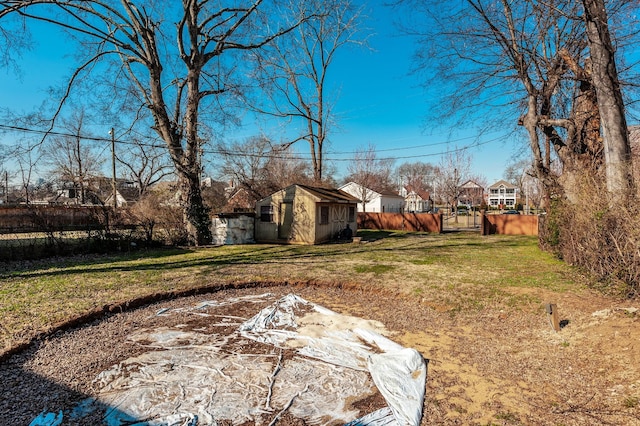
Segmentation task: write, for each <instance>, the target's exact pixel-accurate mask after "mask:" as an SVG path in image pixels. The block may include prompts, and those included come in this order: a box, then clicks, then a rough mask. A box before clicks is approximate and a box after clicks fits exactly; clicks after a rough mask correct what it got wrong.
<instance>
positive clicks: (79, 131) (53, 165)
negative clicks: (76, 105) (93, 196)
mask: <svg viewBox="0 0 640 426" xmlns="http://www.w3.org/2000/svg"><path fill="white" fill-rule="evenodd" d="M85 127H86V126H85V113H84V111H81V110H80V111H76V112H75V113H74V114H73V115H72V116H71V117H70V118H68V119H63V120H62V128H63V129H64V132H65V134H57V135H55V136H51V137H50V138H48V140H47V143H46V145H44V146H43V159H44V163H45V164H46V165H48V166H49V167H50V170H49V174H50V175H51V176H52V177H54V178H55V180H57V181H58V182H60V183H62V184H63V185H71V186H72V188H71V189H73V191H74V192H75V193H76V194H77V196H75V195H74V197H73V198H75V199H76V200H77V202H79V203H80V204H84V203H85V201H86V188H87V185H88V183H89V181H90V180H91V178H92V177H95V176H96V175H98V174H99V173H100V168H101V167H102V162H103V160H104V159H103V158H101V156H100V154H99V153H98V151H97V150H96V149H95V146H94V143H93V142H92V141H90V140H87V139H86V136H87V133H86V129H85Z"/></svg>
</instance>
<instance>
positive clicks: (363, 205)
mask: <svg viewBox="0 0 640 426" xmlns="http://www.w3.org/2000/svg"><path fill="white" fill-rule="evenodd" d="M338 189H340V190H341V191H344V192H346V193H348V194H351V195H352V196H353V197H355V198H357V199H358V200H360V202H359V203H358V212H367V213H402V212H403V211H404V205H405V200H404V197H403V196H401V195H399V194H396V193H395V192H392V191H381V192H378V191H374V190H372V189H369V188H367V187H365V186H362V185H360V184H358V183H355V182H349V183H347V184H345V185H342V186H341V187H340V188H338Z"/></svg>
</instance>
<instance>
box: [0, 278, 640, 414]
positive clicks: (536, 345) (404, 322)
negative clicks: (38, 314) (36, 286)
mask: <svg viewBox="0 0 640 426" xmlns="http://www.w3.org/2000/svg"><path fill="white" fill-rule="evenodd" d="M267 291H268V292H271V293H274V294H275V295H284V294H287V293H291V292H294V293H296V294H298V295H300V296H301V297H303V298H305V299H307V300H309V301H311V302H314V303H318V304H320V305H323V306H325V307H327V308H329V309H332V310H334V311H336V312H340V313H344V314H348V315H353V316H357V317H361V318H363V319H370V320H376V321H380V322H381V323H383V324H384V325H385V327H386V329H387V330H389V332H390V336H389V337H390V338H391V339H392V340H395V341H396V342H398V343H400V344H401V345H403V346H407V347H413V348H415V349H417V350H418V351H420V352H421V353H422V354H423V356H424V357H425V358H426V359H428V360H429V365H428V374H427V390H426V397H425V401H424V402H425V406H424V410H425V411H424V416H423V420H422V423H421V424H423V425H427V424H429V425H431V424H447V425H448V424H451V425H454V424H463V425H473V424H477V425H487V424H503V425H519V424H536V425H558V424H563V425H585V424H611V425H620V424H625V425H640V403H639V399H640V370H639V366H640V343H639V342H640V327H639V322H640V314H639V313H638V312H636V311H635V310H634V309H630V308H633V307H634V306H633V305H632V304H624V303H620V302H616V301H615V300H613V299H608V298H606V297H603V296H600V295H597V294H593V293H590V292H586V293H583V294H579V295H567V296H566V297H562V298H559V299H555V300H554V297H555V296H556V295H555V294H553V293H552V292H545V293H537V294H536V296H537V297H538V298H540V299H541V300H554V302H555V303H557V305H558V309H559V312H560V316H561V319H563V320H565V321H566V322H565V323H566V326H565V327H564V328H563V329H562V330H561V331H560V332H558V333H556V332H555V331H553V330H552V328H551V327H550V324H549V322H548V318H547V317H546V315H545V312H544V306H542V304H541V305H540V306H535V307H529V309H527V310H524V311H523V310H519V309H512V310H508V311H505V310H503V311H492V310H490V309H484V310H481V311H476V312H456V313H452V312H441V311H440V310H437V309H434V308H431V307H429V306H428V301H421V302H419V301H417V299H411V298H408V297H401V296H394V295H390V294H384V295H381V294H376V293H374V292H371V291H367V292H364V291H359V290H358V289H357V288H355V287H350V288H349V289H345V288H333V287H331V288H329V287H322V288H320V287H315V286H295V288H292V287H291V286H271V287H269V288H247V289H227V290H222V291H219V292H213V293H211V294H205V295H196V296H190V297H183V298H179V299H175V300H170V301H164V302H159V303H153V304H150V305H147V306H144V307H141V308H138V309H135V310H132V311H129V312H124V313H109V314H107V315H106V316H105V317H103V318H99V319H94V320H92V321H91V322H90V323H88V324H86V325H83V326H81V327H79V328H73V329H69V330H66V331H59V332H57V333H54V334H53V335H50V336H48V337H46V338H44V339H42V340H39V341H37V342H35V343H33V344H32V345H30V346H29V347H28V348H27V349H25V350H23V351H21V352H19V353H16V354H14V355H13V356H11V357H9V358H8V359H6V360H5V361H4V362H3V363H2V364H0V378H1V379H2V380H0V394H1V395H2V399H1V400H0V419H1V420H2V422H1V423H4V424H7V422H9V423H11V424H29V422H30V421H31V420H32V419H33V418H34V417H35V416H37V415H38V414H40V413H41V412H43V411H53V412H56V411H57V410H61V409H68V408H69V407H73V406H75V405H77V403H78V402H79V401H82V400H83V399H86V398H87V397H89V396H92V395H94V394H95V389H94V388H93V386H92V383H93V381H94V379H95V378H96V376H97V375H98V374H99V373H100V372H101V371H104V370H105V369H107V368H109V367H110V366H112V365H114V364H117V363H119V362H121V361H123V360H125V359H127V358H131V357H133V356H136V355H139V354H141V353H142V352H144V351H145V350H146V348H145V347H144V346H145V343H149V342H144V341H139V342H137V343H136V344H131V342H130V341H129V340H128V337H129V336H130V335H131V334H132V333H135V332H137V331H139V330H141V329H143V328H157V327H174V326H176V324H180V325H181V327H182V329H184V330H200V331H202V330H204V331H206V330H207V329H210V330H211V331H212V332H213V331H215V333H220V334H223V333H227V332H230V331H231V330H232V329H234V328H235V325H232V324H229V326H228V328H225V327H224V324H218V326H217V327H216V328H215V330H212V329H211V327H212V325H211V320H210V319H206V318H204V317H199V316H194V315H191V314H187V313H186V312H185V313H184V314H180V313H179V312H180V311H179V309H180V308H181V307H185V306H193V305H194V304H197V303H199V302H202V301H205V300H210V299H212V298H215V299H216V300H223V299H228V298H234V297H241V296H247V295H251V294H258V293H263V292H267ZM513 291H514V292H518V291H519V290H517V289H514V290H513ZM255 308H256V306H254V305H252V304H250V303H247V304H244V305H243V304H240V305H234V307H233V310H232V311H231V310H228V311H225V310H224V309H221V310H216V314H218V315H220V316H221V317H220V318H222V317H226V318H228V317H230V316H235V317H237V318H239V319H248V318H249V317H250V316H252V315H253V314H254V313H255ZM162 309H171V310H173V311H174V312H177V313H174V314H173V315H167V316H164V315H162V314H160V315H158V313H159V312H160V311H161V310H162ZM229 309H231V308H229ZM226 344H227V345H229V347H230V348H231V349H232V348H233V345H237V344H240V342H238V341H234V340H229V341H228V342H227V343H226ZM247 349H248V348H246V343H243V350H245V351H246V350H247ZM249 349H250V350H251V351H256V352H258V351H262V350H264V348H262V347H261V344H259V343H255V347H254V348H249ZM292 357H293V354H292V353H285V355H284V358H285V359H291V358H292ZM349 405H350V406H351V407H353V408H354V409H355V410H358V412H359V413H360V414H366V413H368V412H371V411H372V410H373V409H377V408H381V407H382V406H384V400H383V398H382V397H381V396H380V394H378V393H376V392H374V393H373V394H370V395H368V396H366V397H365V398H362V399H359V400H354V401H349ZM267 417H268V416H265V417H264V418H261V419H259V420H258V421H257V422H255V423H256V424H258V423H264V424H268V422H269V421H270V420H271V418H267ZM100 419H101V417H100V413H96V414H95V415H94V416H93V417H91V416H90V417H84V418H82V419H81V420H77V421H73V420H71V421H68V422H65V424H92V425H95V424H100ZM219 424H224V423H223V422H221V423H219ZM250 424H253V423H250ZM278 424H284V425H303V424H304V421H303V420H301V419H299V418H296V417H295V416H291V415H290V414H288V413H284V414H283V416H282V417H280V419H279V422H278Z"/></svg>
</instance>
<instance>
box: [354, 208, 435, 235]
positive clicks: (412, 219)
mask: <svg viewBox="0 0 640 426" xmlns="http://www.w3.org/2000/svg"><path fill="white" fill-rule="evenodd" d="M358 228H359V229H379V230H382V229H392V230H399V231H412V232H437V233H441V232H442V215H441V214H432V213H358Z"/></svg>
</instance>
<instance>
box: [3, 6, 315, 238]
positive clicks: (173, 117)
mask: <svg viewBox="0 0 640 426" xmlns="http://www.w3.org/2000/svg"><path fill="white" fill-rule="evenodd" d="M282 6H283V5H282V2H279V1H277V0H273V1H269V2H267V1H263V0H244V1H223V0H221V1H216V2H212V1H209V0H183V1H182V2H180V3H176V2H170V1H164V2H162V1H161V2H156V1H151V0H149V1H145V0H121V1H120V2H117V3H115V2H112V1H106V0H87V1H82V2H78V1H73V0H22V1H20V0H16V1H1V2H0V20H2V21H3V22H5V21H6V20H8V19H11V18H14V19H18V20H24V21H25V22H29V21H40V22H44V23H47V24H51V25H55V26H58V27H60V28H62V29H64V30H65V31H67V32H68V33H70V34H71V36H72V39H74V40H77V41H78V42H79V43H81V46H82V50H81V51H79V52H80V53H84V54H86V57H85V58H84V60H83V61H82V62H81V63H80V65H79V66H78V68H77V69H76V70H75V71H74V73H73V75H72V76H71V79H70V80H69V84H68V87H67V90H66V91H65V93H64V96H63V98H62V101H61V102H64V101H65V100H66V99H67V96H68V95H69V94H70V93H71V89H73V86H74V84H75V83H77V81H78V80H79V79H80V78H81V77H82V76H83V75H86V74H87V73H90V72H91V71H100V70H101V68H100V67H99V66H96V65H97V64H99V63H100V62H101V61H102V60H103V59H107V58H111V59H113V60H115V61H116V63H117V64H118V66H119V68H117V69H116V70H115V71H116V72H115V73H113V74H109V78H110V79H112V80H114V83H113V87H118V86H120V87H122V88H123V90H124V91H125V92H126V93H127V96H128V97H129V98H130V99H133V100H136V101H137V102H139V105H141V106H144V107H146V108H143V109H140V110H141V111H143V110H144V111H146V112H148V113H149V114H150V115H151V116H152V118H153V122H154V127H153V129H154V130H155V132H156V133H157V134H158V136H159V137H160V138H161V139H162V140H163V141H164V142H165V144H166V147H167V150H168V152H169V154H170V156H171V160H172V162H173V165H174V167H175V172H176V175H177V177H178V181H179V191H180V194H181V202H182V206H183V210H184V221H185V225H186V228H187V231H188V235H189V239H190V242H191V243H193V244H203V243H208V242H209V241H210V239H211V231H210V222H211V220H210V218H209V215H208V212H207V209H206V208H205V205H204V203H203V200H202V194H201V186H200V172H201V165H200V156H199V152H200V148H201V145H202V142H203V141H202V139H201V138H200V127H201V126H203V125H204V124H205V121H206V120H204V118H205V117H206V114H202V111H203V110H209V109H210V110H218V111H219V110H220V109H221V105H222V104H223V101H222V96H223V95H225V94H232V93H235V92H236V91H237V90H238V88H239V87H240V86H241V78H242V77H240V75H241V73H243V75H244V74H246V73H245V71H246V70H245V69H242V65H243V64H246V61H245V60H243V56H242V55H243V54H244V53H246V52H249V51H251V50H255V49H260V48H263V47H264V46H265V45H267V44H268V43H270V42H272V41H274V40H275V39H277V38H278V37H280V36H283V35H285V34H288V33H289V32H291V31H292V30H293V29H295V28H296V27H297V26H298V25H299V24H300V23H301V22H303V21H304V20H305V19H306V18H307V14H306V12H305V13H302V14H299V15H297V16H298V18H297V19H295V18H292V19H289V17H288V16H285V14H286V12H287V11H290V9H287V8H284V7H282ZM298 12H299V11H296V13H298ZM2 35H6V34H2ZM102 69H103V68H102ZM237 71H240V72H241V73H239V72H237Z"/></svg>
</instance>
